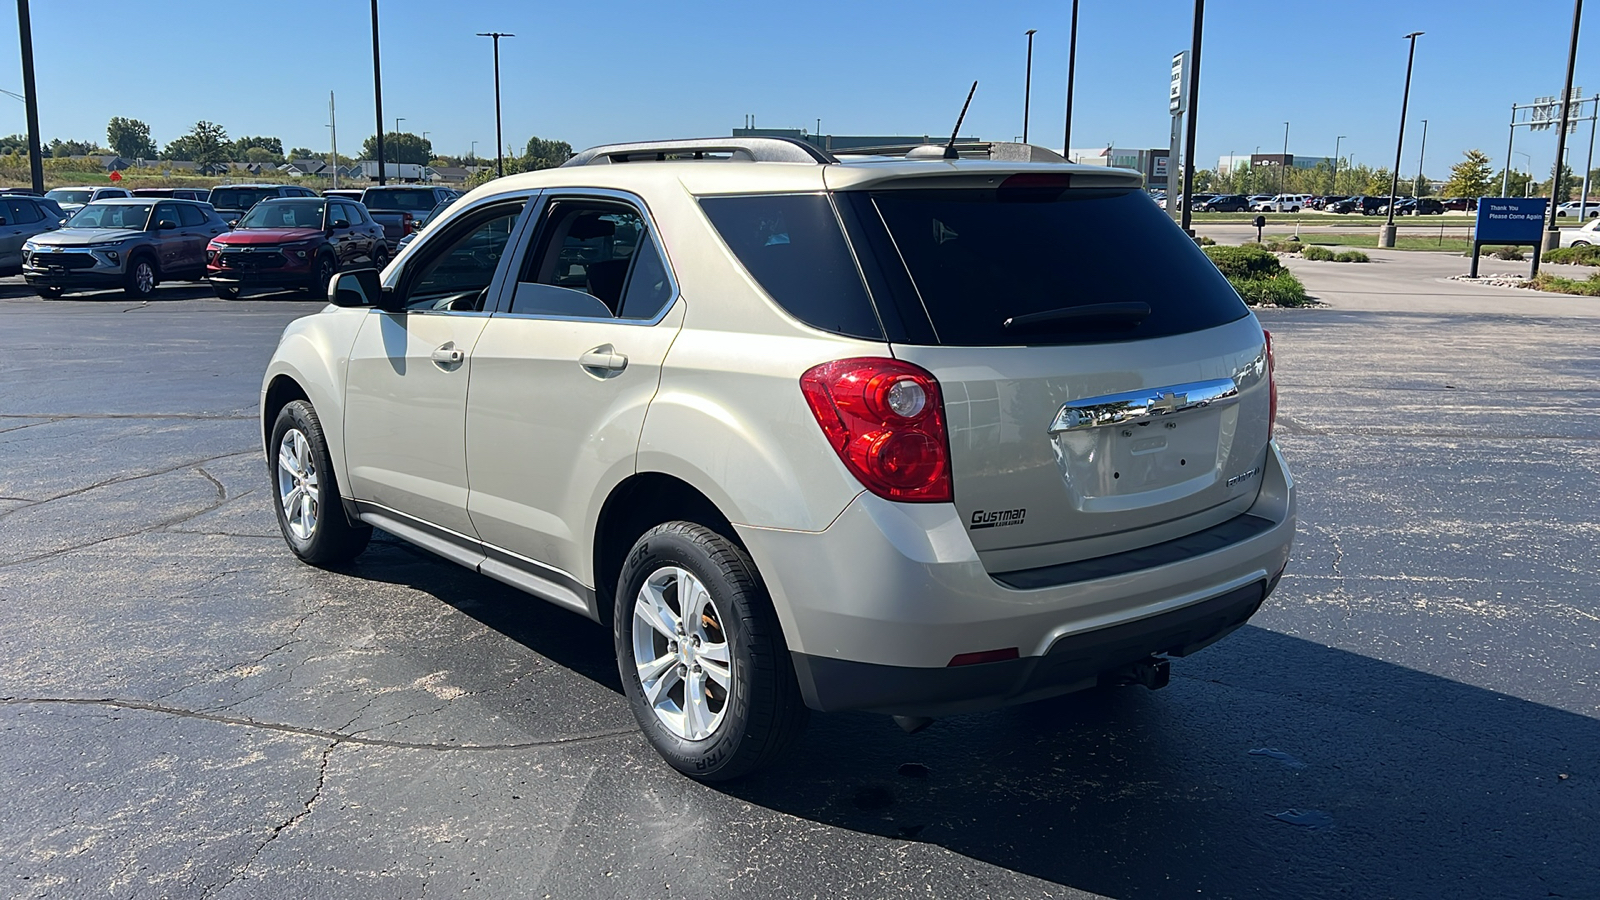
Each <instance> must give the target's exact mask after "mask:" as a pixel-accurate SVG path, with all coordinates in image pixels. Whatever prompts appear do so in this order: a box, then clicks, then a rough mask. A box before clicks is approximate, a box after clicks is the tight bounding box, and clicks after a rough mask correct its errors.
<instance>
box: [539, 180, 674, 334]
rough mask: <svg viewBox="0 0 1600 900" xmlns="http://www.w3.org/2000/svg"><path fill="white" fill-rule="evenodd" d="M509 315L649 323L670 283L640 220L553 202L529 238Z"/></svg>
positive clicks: (602, 206)
mask: <svg viewBox="0 0 1600 900" xmlns="http://www.w3.org/2000/svg"><path fill="white" fill-rule="evenodd" d="M533 247H534V250H533V252H532V253H530V254H529V255H528V259H527V262H526V264H525V265H524V267H523V272H522V276H521V278H519V279H518V284H517V292H516V295H515V296H514V297H512V300H511V312H513V313H518V314H522V315H548V316H581V317H586V318H597V319H618V318H621V319H634V320H649V319H653V318H655V317H656V315H657V314H658V313H660V312H661V310H662V309H663V308H664V307H665V306H666V304H667V301H669V300H670V299H671V297H672V284H671V280H670V279H669V278H668V276H667V269H666V264H665V263H664V262H663V261H662V259H661V253H660V250H659V249H658V248H657V246H656V241H655V238H654V237H653V236H652V235H651V234H650V230H649V224H648V223H647V222H646V220H645V218H644V215H643V214H642V213H640V212H639V211H638V210H637V209H635V208H634V207H632V206H630V205H628V204H625V203H619V202H616V201H610V200H591V199H560V200H555V201H553V202H552V203H551V204H550V206H549V208H548V209H547V210H546V211H545V215H544V218H543V222H542V224H541V226H540V228H539V230H538V233H537V234H536V235H535V236H534V244H533Z"/></svg>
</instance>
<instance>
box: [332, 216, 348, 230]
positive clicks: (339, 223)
mask: <svg viewBox="0 0 1600 900" xmlns="http://www.w3.org/2000/svg"><path fill="white" fill-rule="evenodd" d="M349 227H350V223H349V222H346V221H345V220H344V219H334V220H333V221H332V222H329V223H328V230H329V231H332V230H334V229H336V228H349Z"/></svg>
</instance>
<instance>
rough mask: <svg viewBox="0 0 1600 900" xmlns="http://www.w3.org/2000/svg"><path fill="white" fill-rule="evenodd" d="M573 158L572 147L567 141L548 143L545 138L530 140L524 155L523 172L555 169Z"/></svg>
mask: <svg viewBox="0 0 1600 900" xmlns="http://www.w3.org/2000/svg"><path fill="white" fill-rule="evenodd" d="M571 158H572V145H571V144H569V143H567V142H566V141H547V140H544V139H543V138H538V137H531V138H528V147H527V150H526V151H525V152H524V153H523V162H522V170H523V171H525V172H532V171H535V170H538V169H553V168H555V167H556V166H559V165H561V164H562V163H564V162H566V161H567V160H569V159H571Z"/></svg>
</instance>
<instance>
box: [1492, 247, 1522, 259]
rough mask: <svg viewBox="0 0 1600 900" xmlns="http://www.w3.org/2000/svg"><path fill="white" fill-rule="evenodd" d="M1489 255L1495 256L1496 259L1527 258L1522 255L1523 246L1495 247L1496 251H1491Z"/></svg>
mask: <svg viewBox="0 0 1600 900" xmlns="http://www.w3.org/2000/svg"><path fill="white" fill-rule="evenodd" d="M1489 255H1490V256H1492V257H1494V258H1495V259H1509V260H1523V259H1527V257H1526V256H1523V255H1522V248H1521V247H1496V248H1495V249H1494V252H1493V253H1490V254H1489Z"/></svg>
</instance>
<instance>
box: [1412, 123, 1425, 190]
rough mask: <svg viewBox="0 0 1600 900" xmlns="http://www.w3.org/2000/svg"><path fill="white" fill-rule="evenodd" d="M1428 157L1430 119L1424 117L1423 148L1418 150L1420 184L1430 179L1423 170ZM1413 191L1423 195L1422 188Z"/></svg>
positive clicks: (1418, 179) (1418, 181) (1418, 178)
mask: <svg viewBox="0 0 1600 900" xmlns="http://www.w3.org/2000/svg"><path fill="white" fill-rule="evenodd" d="M1427 158H1428V120H1427V119H1423V120H1422V149H1421V150H1418V151H1417V184H1419V185H1420V184H1425V183H1426V182H1427V180H1428V176H1426V175H1424V174H1423V172H1422V165H1423V161H1424V160H1426V159H1427ZM1412 193H1414V194H1416V195H1417V196H1418V197H1420V196H1422V191H1420V190H1417V191H1412Z"/></svg>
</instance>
